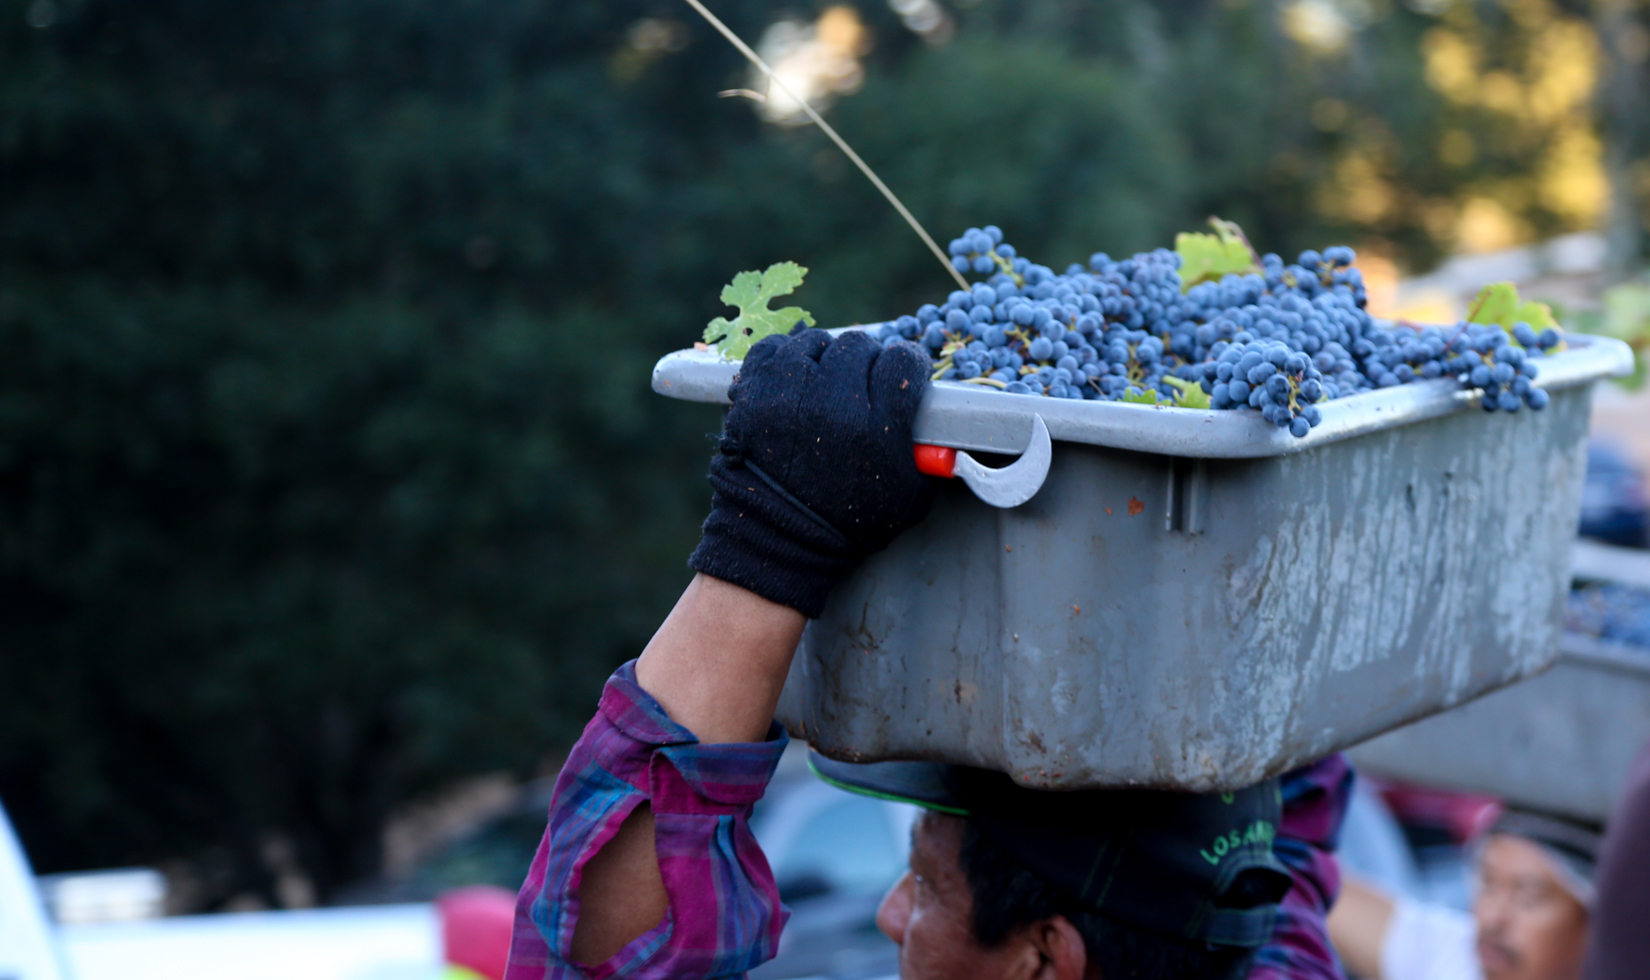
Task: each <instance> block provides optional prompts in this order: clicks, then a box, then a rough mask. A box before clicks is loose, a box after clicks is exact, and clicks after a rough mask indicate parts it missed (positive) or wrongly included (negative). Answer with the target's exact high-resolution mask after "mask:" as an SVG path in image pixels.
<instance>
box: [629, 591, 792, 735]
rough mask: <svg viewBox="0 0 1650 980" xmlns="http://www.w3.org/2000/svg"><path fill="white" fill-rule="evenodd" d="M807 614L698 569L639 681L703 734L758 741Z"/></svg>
mask: <svg viewBox="0 0 1650 980" xmlns="http://www.w3.org/2000/svg"><path fill="white" fill-rule="evenodd" d="M807 622H808V620H807V618H806V617H804V616H803V615H802V614H801V613H799V612H797V611H796V610H794V609H791V608H790V607H788V606H781V605H779V604H778V603H776V602H769V601H768V600H766V599H764V598H762V597H761V596H759V595H757V594H756V593H754V592H747V591H746V590H744V589H741V588H740V587H738V586H737V585H729V584H728V583H727V582H724V581H722V580H721V579H716V578H711V577H710V576H708V575H697V576H695V577H694V579H693V581H692V582H691V583H689V584H688V587H687V590H686V591H685V592H683V593H682V598H680V599H678V600H677V602H676V608H674V609H672V610H671V611H670V615H669V616H667V617H665V621H664V624H663V625H661V626H660V627H659V631H658V632H657V633H654V634H653V639H652V640H651V641H649V642H648V645H647V648H646V649H645V650H643V651H642V657H641V659H640V660H638V661H637V662H636V682H637V683H639V684H640V685H642V688H643V689H644V690H646V691H647V693H649V694H651V695H653V697H654V699H655V700H657V701H658V702H659V704H660V705H662V706H663V707H664V709H665V711H667V712H669V713H670V717H671V718H672V719H674V720H675V722H676V723H677V724H678V725H681V726H682V727H683V728H686V729H687V730H688V731H690V732H692V733H693V734H694V735H696V736H698V738H699V741H701V742H706V743H713V744H714V743H716V742H755V741H758V740H760V739H763V738H766V737H767V734H768V726H769V725H770V724H772V723H773V709H774V706H775V705H776V704H778V703H779V690H780V688H781V687H783V686H784V684H785V674H786V672H787V671H789V670H790V667H791V655H792V654H793V653H795V652H796V645H797V643H798V642H800V641H801V639H802V628H803V627H804V626H805V625H807Z"/></svg>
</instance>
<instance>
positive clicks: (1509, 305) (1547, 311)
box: [1467, 282, 1558, 343]
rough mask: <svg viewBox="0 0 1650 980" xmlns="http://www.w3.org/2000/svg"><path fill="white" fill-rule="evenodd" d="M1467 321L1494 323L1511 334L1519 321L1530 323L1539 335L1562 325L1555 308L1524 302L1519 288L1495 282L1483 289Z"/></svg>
mask: <svg viewBox="0 0 1650 980" xmlns="http://www.w3.org/2000/svg"><path fill="white" fill-rule="evenodd" d="M1467 319H1468V320H1470V321H1472V322H1473V323H1482V324H1486V325H1489V324H1494V325H1496V326H1499V327H1501V328H1502V329H1504V330H1506V331H1507V332H1508V333H1511V332H1512V328H1513V324H1515V323H1518V322H1519V321H1523V322H1524V323H1528V324H1529V325H1530V329H1532V330H1534V331H1535V332H1536V333H1540V332H1541V331H1543V330H1546V329H1547V328H1548V327H1557V326H1558V320H1557V318H1555V317H1554V316H1553V310H1552V307H1550V306H1548V305H1547V304H1546V303H1537V302H1536V301H1534V300H1525V299H1520V298H1519V296H1518V287H1517V286H1515V285H1513V284H1512V283H1510V282H1495V283H1491V284H1489V285H1488V286H1485V287H1484V288H1483V289H1481V290H1479V291H1478V297H1477V298H1476V299H1474V300H1473V301H1472V306H1470V307H1468V308H1467ZM1514 343H1517V341H1516V340H1515V341H1514Z"/></svg>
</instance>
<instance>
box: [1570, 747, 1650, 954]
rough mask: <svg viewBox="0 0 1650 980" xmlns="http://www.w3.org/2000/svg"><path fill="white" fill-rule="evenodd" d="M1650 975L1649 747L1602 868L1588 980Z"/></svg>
mask: <svg viewBox="0 0 1650 980" xmlns="http://www.w3.org/2000/svg"><path fill="white" fill-rule="evenodd" d="M1646 975H1650V745H1647V746H1645V748H1644V749H1643V751H1641V752H1640V753H1639V757H1638V760H1637V761H1636V762H1634V763H1633V768H1632V770H1631V771H1630V772H1629V773H1628V774H1627V782H1626V785H1625V786H1624V787H1623V789H1622V794H1621V798H1620V799H1618V800H1617V801H1616V806H1615V810H1614V811H1613V812H1612V813H1611V814H1610V829H1609V831H1608V832H1607V833H1606V834H1605V835H1604V850H1603V853H1602V856H1601V857H1600V859H1599V867H1598V908H1597V909H1596V910H1595V912H1594V914H1593V929H1592V939H1591V941H1590V942H1589V943H1588V945H1587V968H1586V970H1585V972H1584V973H1583V974H1582V976H1583V977H1584V978H1585V980H1640V978H1642V977H1644V976H1646Z"/></svg>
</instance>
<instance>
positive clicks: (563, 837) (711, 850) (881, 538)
mask: <svg viewBox="0 0 1650 980" xmlns="http://www.w3.org/2000/svg"><path fill="white" fill-rule="evenodd" d="M928 375H929V367H928V361H927V358H926V357H924V356H923V355H922V354H920V353H919V352H917V351H916V350H914V349H908V348H907V347H906V346H904V345H899V344H896V345H894V346H892V347H889V348H887V349H884V348H882V347H881V346H880V345H879V344H877V343H876V342H875V341H873V340H871V339H870V338H869V337H868V336H867V335H865V334H864V333H861V332H849V333H845V334H843V335H842V336H841V337H838V338H836V339H832V338H831V337H830V335H829V334H827V333H825V332H824V331H819V330H800V329H799V330H798V331H796V332H794V333H793V334H792V335H790V336H788V337H769V338H766V339H764V340H762V341H761V342H760V343H758V344H757V345H756V346H755V347H753V348H752V350H751V352H750V354H749V356H748V357H747V358H746V359H745V362H744V364H743V366H742V367H741V369H740V373H739V376H738V378H737V379H736V380H735V382H734V384H733V386H732V388H731V389H730V391H729V395H730V398H731V401H732V407H731V408H730V410H729V412H728V415H727V417H726V421H725V423H724V427H723V434H722V439H721V442H720V444H719V451H718V453H717V455H716V456H715V457H714V458H713V460H712V463H711V471H710V479H711V483H712V485H713V487H714V489H715V492H714V495H713V498H712V505H711V513H710V516H709V517H708V518H707V519H706V520H705V524H704V536H703V539H702V540H701V542H700V544H699V547H698V548H697V549H696V550H695V551H694V553H693V555H692V557H691V558H690V560H689V565H690V566H691V567H692V568H694V569H695V571H696V572H698V575H697V577H695V578H694V580H693V581H692V582H691V583H690V584H689V586H688V588H687V590H686V591H685V592H684V593H683V595H682V598H681V599H680V600H679V601H678V603H677V605H676V607H675V608H674V609H673V610H672V611H671V613H670V615H669V616H668V617H667V618H666V620H665V622H664V623H663V625H661V626H660V628H659V630H658V632H657V633H655V634H654V636H653V639H652V640H651V641H650V642H649V643H648V645H647V647H646V648H645V649H644V650H643V652H642V655H641V657H640V658H638V659H637V660H635V661H633V662H631V663H628V664H625V665H624V666H622V667H620V668H619V670H618V671H616V672H615V673H614V675H613V676H612V677H611V678H610V679H609V681H608V684H607V687H606V689H605V690H604V692H603V694H602V696H601V700H600V703H599V707H598V711H597V713H596V716H595V717H594V718H593V719H592V720H591V722H590V723H589V725H588V726H586V728H585V731H584V735H583V737H582V738H581V739H580V741H579V743H578V744H577V745H576V746H575V747H574V748H573V750H572V752H571V753H570V755H569V757H568V761H567V763H566V765H565V766H564V767H563V768H562V772H561V776H560V777H559V778H558V781H557V785H556V790H555V794H554V797H553V800H552V803H551V806H550V814H549V824H548V826H547V828H546V830H545V834H544V838H543V840H542V842H541V843H540V845H539V849H538V853H537V854H536V855H535V857H534V859H533V863H532V866H531V867H530V869H529V871H528V875H527V879H526V881H525V882H524V883H523V885H522V887H521V892H520V895H519V897H518V899H517V905H516V914H515V930H514V937H513V940H512V944H511V950H510V959H509V965H508V967H507V970H506V980H548V978H573V977H609V976H616V975H617V976H626V977H632V978H637V980H665V978H670V980H696V978H710V977H732V976H742V975H743V974H744V973H745V972H746V971H748V970H751V969H752V968H754V967H756V966H758V965H760V964H761V963H762V962H764V961H766V960H768V959H770V958H771V957H772V956H773V955H774V953H775V952H776V949H777V945H778V941H779V935H780V931H781V929H782V928H783V926H784V924H785V920H786V918H787V914H788V913H787V912H786V910H785V909H784V907H783V906H782V905H781V904H780V901H779V896H778V890H777V887H776V886H775V882H774V878H773V874H772V872H771V871H770V869H769V866H768V863H767V861H766V859H765V857H764V855H763V854H762V852H761V849H760V847H759V846H758V845H757V843H756V841H755V839H754V837H752V835H751V833H750V830H749V826H748V821H749V817H750V812H751V807H752V804H753V803H754V802H755V801H756V800H757V799H758V798H760V797H761V796H762V794H763V792H764V790H765V789H766V787H767V784H768V781H769V779H771V778H772V775H773V772H774V768H775V766H776V765H777V764H778V761H779V757H780V754H781V753H782V752H783V750H784V747H785V745H786V742H787V738H786V736H785V733H784V731H783V729H781V728H780V727H779V726H778V725H777V724H776V723H775V722H774V721H773V712H774V707H775V704H776V702H777V700H778V697H779V691H780V688H781V686H782V685H783V683H784V679H785V675H786V673H787V671H788V669H789V664H790V659H791V656H792V654H793V653H794V651H795V649H796V646H797V643H798V642H799V640H800V639H801V635H802V630H803V627H804V626H805V625H806V623H807V619H808V618H809V617H813V616H818V615H819V614H820V612H821V611H822V610H823V607H824V603H825V598H826V595H827V593H828V592H829V591H830V589H831V587H832V586H833V585H834V584H835V583H836V582H838V581H840V580H841V579H842V577H843V576H845V575H846V574H847V573H848V572H849V571H851V570H852V569H853V567H854V566H855V565H856V564H857V563H858V562H859V561H860V560H861V559H863V558H864V556H866V555H868V554H871V553H874V552H876V551H878V550H881V549H882V548H884V547H886V546H887V545H888V543H889V542H890V541H892V540H893V539H894V538H895V537H896V536H897V535H898V534H899V533H901V532H902V531H903V530H905V529H906V528H908V527H910V526H912V525H914V524H916V523H917V522H918V521H920V520H921V519H922V518H923V516H924V515H925V514H926V513H927V510H928V507H929V504H930V502H931V499H932V497H933V495H934V493H935V486H934V484H933V483H932V482H931V480H930V478H928V477H925V476H923V475H921V474H920V473H919V472H918V471H917V470H916V467H915V465H914V463H913V460H912V451H911V447H912V434H911V426H912V420H913V418H914V417H915V414H916V410H917V406H918V404H919V402H920V401H921V399H922V395H923V393H924V392H925V390H926V388H927V385H928ZM816 766H817V767H818V768H819V769H820V771H822V772H824V773H826V774H827V775H828V776H829V777H830V779H831V780H832V781H834V782H836V783H837V784H838V785H842V786H844V787H848V788H852V789H855V790H857V791H860V792H865V793H874V794H879V795H885V796H894V797H897V798H900V799H905V800H909V801H911V802H914V803H917V804H918V805H920V806H923V807H925V808H926V809H927V813H926V814H925V815H924V816H923V817H922V818H921V819H920V820H919V821H918V822H917V824H916V826H915V830H914V832H913V846H912V854H911V869H910V873H908V874H907V875H906V876H905V877H904V878H903V879H902V880H901V881H900V882H899V883H898V884H897V885H895V887H894V888H893V889H892V891H890V893H889V895H888V896H887V898H886V899H884V902H883V906H882V909H881V911H880V912H879V914H878V924H879V925H880V927H881V928H882V929H883V931H884V932H885V933H886V934H887V935H888V936H889V937H890V938H891V939H893V941H894V942H896V943H897V944H899V946H900V975H901V976H902V977H904V978H906V980H919V978H929V977H934V978H943V980H958V978H973V977H978V978H982V980H1034V978H1041V980H1092V978H1098V977H1106V978H1112V977H1133V978H1138V980H1176V978H1185V980H1193V978H1197V980H1238V978H1242V977H1245V976H1251V977H1257V978H1263V980H1285V978H1289V980H1329V978H1334V977H1339V976H1340V971H1339V967H1338V964H1337V963H1336V962H1335V958H1334V954H1333V953H1332V952H1331V951H1330V949H1329V946H1328V937H1327V929H1326V926H1325V923H1324V913H1325V910H1326V908H1327V906H1328V905H1329V904H1330V903H1331V902H1332V901H1333V900H1334V896H1335V893H1336V889H1337V886H1338V871H1337V868H1336V865H1335V861H1334V857H1333V854H1332V850H1333V847H1334V843H1335V837H1336V834H1337V833H1338V830H1339V826H1340V823H1341V819H1342V817H1343V815H1344V812H1345V804H1346V800H1347V796H1348V792H1349V787H1350V784H1351V773H1350V770H1349V769H1348V768H1347V766H1346V764H1345V762H1344V760H1342V759H1341V758H1340V757H1339V756H1336V757H1332V758H1330V759H1326V760H1323V761H1322V762H1320V763H1318V764H1317V765H1315V766H1311V767H1308V768H1307V769H1305V770H1301V771H1297V772H1296V773H1294V774H1291V775H1290V776H1288V777H1285V778H1284V779H1282V780H1281V781H1280V780H1267V781H1265V782H1263V783H1260V784H1258V785H1256V786H1252V787H1249V788H1247V789H1243V790H1239V791H1236V792H1232V793H1222V794H1206V795H1195V794H1186V793H1161V792H1159V793H1150V792H1140V791H1120V792H1099V791H1094V792H1077V793H1044V792H1037V791H1032V790H1026V789H1023V788H1019V787H1016V786H1014V785H1013V784H1012V783H1010V781H1009V780H1008V778H1007V777H1006V776H1004V775H1002V774H1000V773H989V772H984V771H982V770H973V769H967V768H966V767H960V766H938V765H927V764H921V763H917V764H901V763H891V764H884V765H881V766H875V765H871V766H848V765H836V764H832V763H829V762H826V761H824V760H816Z"/></svg>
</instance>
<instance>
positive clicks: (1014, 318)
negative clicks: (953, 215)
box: [874, 225, 1563, 436]
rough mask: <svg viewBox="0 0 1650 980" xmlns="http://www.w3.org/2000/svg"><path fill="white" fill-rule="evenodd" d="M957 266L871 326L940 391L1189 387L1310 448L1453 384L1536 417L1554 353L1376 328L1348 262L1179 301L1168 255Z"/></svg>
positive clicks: (1503, 339)
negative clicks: (929, 298) (1539, 363)
mask: <svg viewBox="0 0 1650 980" xmlns="http://www.w3.org/2000/svg"><path fill="white" fill-rule="evenodd" d="M949 252H950V254H951V262H952V265H953V266H954V267H955V268H956V269H957V270H958V271H959V272H961V273H963V274H964V275H972V276H979V277H982V278H981V279H980V281H978V282H975V283H974V284H973V285H972V286H971V287H970V288H969V289H966V290H963V289H959V290H956V291H954V292H952V293H951V294H950V295H949V296H948V297H946V300H945V302H944V303H940V304H933V303H930V304H925V305H923V306H922V307H921V308H920V309H918V310H917V311H916V312H915V313H914V314H910V315H907V316H902V317H899V318H898V319H896V320H891V321H889V322H887V323H883V324H878V325H876V326H875V328H874V329H875V330H876V331H877V336H878V337H879V338H881V339H882V340H883V342H884V343H886V344H894V343H898V342H901V341H913V342H916V343H919V344H921V345H922V346H923V347H924V348H925V349H926V350H927V352H928V353H929V355H930V357H932V359H933V362H934V379H935V380H936V381H954V382H961V383H965V384H976V385H979V386H982V387H985V388H990V389H995V390H999V391H1003V392H1006V393H1009V394H1016V395H1041V396H1044V397H1050V398H1073V399H1089V400H1095V401H1136V402H1148V403H1167V404H1181V405H1184V404H1186V403H1187V402H1188V401H1198V399H1195V398H1191V399H1189V398H1188V392H1189V390H1190V389H1191V388H1194V387H1195V388H1199V389H1201V390H1202V392H1203V393H1204V394H1205V395H1206V396H1207V398H1208V404H1209V407H1210V408H1213V409H1241V408H1253V409H1256V410H1258V411H1259V412H1260V413H1261V416H1262V417H1263V418H1265V419H1266V420H1267V421H1268V422H1271V423H1272V424H1274V425H1276V426H1278V427H1279V428H1285V429H1288V430H1289V431H1290V432H1292V433H1293V434H1295V435H1297V436H1304V435H1306V434H1307V433H1308V432H1310V431H1311V429H1312V427H1313V426H1316V425H1317V424H1318V423H1319V422H1320V421H1321V419H1322V412H1321V410H1320V409H1319V407H1318V406H1319V405H1320V404H1321V403H1322V402H1324V401H1328V400H1330V399H1334V398H1344V397H1346V396H1348V395H1353V394H1357V393H1358V392H1362V391H1371V390H1374V389H1376V388H1381V387H1391V386H1392V385H1397V384H1404V383H1408V382H1412V381H1418V380H1426V379H1431V378H1440V377H1445V376H1450V377H1455V378H1457V379H1459V380H1460V381H1461V382H1462V383H1464V384H1469V385H1471V386H1472V387H1474V388H1480V389H1482V390H1483V392H1484V395H1483V404H1484V406H1485V408H1487V409H1490V410H1495V409H1501V410H1504V411H1516V410H1517V409H1518V407H1519V406H1520V405H1528V406H1529V407H1530V408H1532V409H1539V408H1543V407H1545V405H1546V404H1547V395H1546V392H1544V391H1542V390H1541V389H1539V388H1536V387H1534V385H1533V382H1534V381H1535V378H1536V376H1537V374H1538V372H1537V370H1536V365H1535V360H1536V359H1538V358H1540V357H1541V356H1542V355H1543V354H1544V353H1545V352H1546V351H1548V350H1550V349H1552V348H1553V347H1556V346H1558V345H1559V344H1560V343H1562V340H1563V338H1562V336H1561V335H1560V334H1559V333H1558V331H1556V330H1547V331H1544V332H1542V333H1540V334H1537V333H1536V332H1535V331H1534V330H1532V329H1530V327H1529V326H1528V325H1527V324H1517V325H1515V326H1514V328H1513V330H1511V331H1508V330H1505V329H1503V328H1501V327H1499V326H1485V325H1481V324H1468V323H1462V324H1459V325H1457V326H1456V327H1453V328H1437V327H1427V328H1423V329H1415V328H1409V327H1387V326H1382V325H1380V324H1378V323H1376V321H1375V320H1374V318H1372V317H1371V316H1370V315H1369V313H1368V311H1367V310H1366V308H1365V307H1366V304H1367V300H1368V295H1367V291H1366V289H1365V287H1364V281H1363V274H1362V273H1361V272H1360V271H1359V270H1358V268H1357V267H1356V265H1355V262H1356V259H1357V256H1356V255H1355V254H1354V252H1353V250H1352V249H1351V248H1348V247H1346V246H1335V247H1332V248H1327V249H1324V250H1323V251H1322V252H1321V253H1320V252H1316V251H1311V250H1308V251H1305V252H1302V253H1301V254H1300V255H1299V256H1298V257H1297V258H1296V260H1295V261H1294V262H1293V263H1285V262H1284V261H1283V259H1281V258H1280V257H1278V256H1277V255H1266V256H1263V257H1261V260H1260V263H1259V267H1260V271H1259V272H1258V273H1251V274H1248V275H1227V276H1225V277H1223V278H1222V279H1221V280H1220V281H1218V282H1201V283H1199V284H1197V285H1195V286H1193V287H1192V288H1191V289H1188V290H1184V291H1183V290H1182V288H1181V277H1180V267H1181V257H1180V255H1179V254H1178V253H1176V252H1173V251H1171V250H1169V249H1161V248H1160V249H1157V250H1155V251H1151V252H1142V253H1139V254H1136V255H1133V256H1130V257H1129V258H1125V259H1113V258H1111V257H1110V256H1108V255H1106V254H1105V253H1103V252H1101V253H1096V254H1095V255H1093V256H1091V257H1090V258H1089V262H1088V264H1087V265H1086V266H1084V265H1078V264H1073V265H1071V266H1069V267H1068V268H1067V269H1066V271H1065V272H1064V273H1059V274H1057V273H1055V272H1054V270H1052V269H1050V268H1049V267H1047V266H1042V265H1037V264H1035V263H1033V262H1031V261H1030V260H1028V259H1026V258H1025V257H1024V256H1022V255H1020V254H1019V253H1018V251H1017V250H1016V249H1015V248H1014V247H1013V246H1012V245H1009V244H1007V243H1005V242H1004V241H1003V233H1002V230H1001V229H999V228H997V227H996V226H994V225H988V226H986V227H984V228H970V229H968V230H967V231H965V232H963V233H962V235H960V236H958V237H957V238H956V239H954V240H953V241H952V242H951V243H950V246H949ZM1481 369H1482V370H1481Z"/></svg>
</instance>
